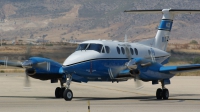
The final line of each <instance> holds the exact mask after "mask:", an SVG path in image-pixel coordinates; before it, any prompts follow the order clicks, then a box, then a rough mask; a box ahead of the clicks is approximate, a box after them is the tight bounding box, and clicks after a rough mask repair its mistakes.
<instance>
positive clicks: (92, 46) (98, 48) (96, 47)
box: [87, 44, 103, 52]
mask: <svg viewBox="0 0 200 112" xmlns="http://www.w3.org/2000/svg"><path fill="white" fill-rule="evenodd" d="M102 47H103V45H101V44H90V45H89V46H88V48H87V50H95V51H97V52H101V49H102Z"/></svg>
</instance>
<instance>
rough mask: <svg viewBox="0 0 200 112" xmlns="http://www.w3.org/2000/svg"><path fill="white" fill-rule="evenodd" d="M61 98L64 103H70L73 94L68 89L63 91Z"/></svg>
mask: <svg viewBox="0 0 200 112" xmlns="http://www.w3.org/2000/svg"><path fill="white" fill-rule="evenodd" d="M63 97H64V99H65V100H66V101H71V100H72V98H73V93H72V91H71V90H70V89H65V91H64V93H63Z"/></svg>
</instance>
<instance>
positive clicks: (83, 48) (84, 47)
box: [76, 44, 88, 51]
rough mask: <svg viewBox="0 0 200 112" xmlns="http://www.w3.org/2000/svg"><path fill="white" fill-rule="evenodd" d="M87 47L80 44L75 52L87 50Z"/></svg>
mask: <svg viewBox="0 0 200 112" xmlns="http://www.w3.org/2000/svg"><path fill="white" fill-rule="evenodd" d="M87 46H88V44H80V45H79V46H78V47H77V49H76V51H79V50H85V49H86V48H87Z"/></svg>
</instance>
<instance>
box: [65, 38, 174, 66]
mask: <svg viewBox="0 0 200 112" xmlns="http://www.w3.org/2000/svg"><path fill="white" fill-rule="evenodd" d="M85 43H87V44H91V43H93V44H102V45H103V48H104V49H105V46H108V47H109V48H110V52H109V53H107V51H105V53H102V50H101V52H97V51H94V50H87V49H86V50H78V51H75V52H74V53H72V54H71V55H70V56H69V57H68V58H67V59H66V60H65V61H64V63H63V65H64V66H70V65H73V64H76V63H80V62H84V61H89V60H94V59H103V58H108V59H112V58H113V59H122V58H123V59H125V58H128V57H127V52H126V45H128V49H129V52H130V48H132V49H133V52H134V53H133V54H131V52H130V55H129V56H130V57H131V58H132V59H133V58H137V57H140V58H146V59H151V60H152V59H153V58H155V59H156V61H157V62H159V63H162V62H163V61H164V60H166V59H167V58H168V57H169V56H170V54H169V53H167V52H165V51H162V50H160V49H157V48H152V47H150V46H146V45H142V44H139V43H125V42H118V41H104V40H90V41H85V42H83V43H81V44H85ZM117 47H119V49H120V54H119V53H118V51H117ZM122 47H123V48H124V49H125V50H124V51H125V53H122ZM151 49H153V51H154V52H155V53H154V55H151V53H149V51H150V52H151V51H152V50H151ZM105 50H106V49H105ZM135 50H137V51H135ZM136 52H138V53H136Z"/></svg>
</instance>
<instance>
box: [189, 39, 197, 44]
mask: <svg viewBox="0 0 200 112" xmlns="http://www.w3.org/2000/svg"><path fill="white" fill-rule="evenodd" d="M190 44H198V42H197V41H196V40H192V41H191V42H190Z"/></svg>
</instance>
